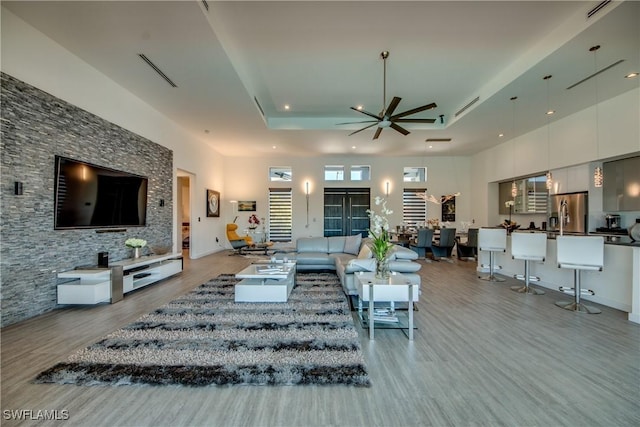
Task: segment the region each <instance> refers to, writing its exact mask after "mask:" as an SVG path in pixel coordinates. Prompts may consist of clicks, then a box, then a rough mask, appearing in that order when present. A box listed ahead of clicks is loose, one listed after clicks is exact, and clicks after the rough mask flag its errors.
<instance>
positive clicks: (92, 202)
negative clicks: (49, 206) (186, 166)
mask: <svg viewBox="0 0 640 427" xmlns="http://www.w3.org/2000/svg"><path fill="white" fill-rule="evenodd" d="M147 185H148V179H147V178H146V177H144V176H139V175H134V174H131V173H128V172H122V171H118V170H115V169H110V168H106V167H103V166H97V165H94V164H91V163H86V162H81V161H78V160H73V159H69V158H67V157H61V156H56V167H55V206H54V208H55V222H54V224H55V225H54V228H55V229H56V230H61V229H69V228H105V227H142V226H144V225H145V224H146V220H147Z"/></svg>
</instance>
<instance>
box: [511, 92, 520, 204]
mask: <svg viewBox="0 0 640 427" xmlns="http://www.w3.org/2000/svg"><path fill="white" fill-rule="evenodd" d="M516 99H518V97H517V96H512V97H511V106H512V108H511V110H512V114H511V135H512V137H511V144H512V145H513V146H514V147H513V154H512V157H513V172H512V173H513V174H515V171H516V153H515V151H516V149H515V141H514V138H515V136H516ZM517 195H518V185H517V184H516V180H515V179H514V180H513V182H512V183H511V197H512V198H514V199H515V198H516V196H517Z"/></svg>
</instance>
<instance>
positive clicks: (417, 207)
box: [402, 188, 427, 227]
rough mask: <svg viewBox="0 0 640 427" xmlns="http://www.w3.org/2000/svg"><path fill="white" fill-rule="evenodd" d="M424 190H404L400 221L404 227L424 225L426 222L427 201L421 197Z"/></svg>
mask: <svg viewBox="0 0 640 427" xmlns="http://www.w3.org/2000/svg"><path fill="white" fill-rule="evenodd" d="M426 191H427V189H426V188H405V189H404V191H403V192H402V221H403V223H404V224H405V225H406V226H409V227H417V226H420V225H424V222H425V221H426V220H427V201H426V200H425V199H424V198H423V197H422V196H424V194H425V193H426Z"/></svg>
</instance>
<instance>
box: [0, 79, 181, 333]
mask: <svg viewBox="0 0 640 427" xmlns="http://www.w3.org/2000/svg"><path fill="white" fill-rule="evenodd" d="M0 79H1V90H2V91H1V102H2V104H1V105H2V110H1V123H0V124H1V126H0V127H1V134H0V137H1V140H0V150H1V153H2V162H1V167H2V192H1V195H0V197H1V198H0V203H1V205H0V207H1V213H0V227H1V228H0V240H1V245H0V255H1V260H0V274H1V276H0V281H1V288H0V289H1V294H0V299H1V305H2V318H1V322H2V326H6V325H9V324H12V323H15V322H18V321H21V320H24V319H27V318H30V317H33V316H36V315H38V314H41V313H44V312H46V311H49V310H52V309H54V308H56V307H57V303H56V301H57V289H56V284H57V273H58V272H61V271H66V270H70V269H73V268H75V267H77V266H87V265H96V264H97V257H98V252H101V251H108V252H109V260H110V261H117V260H121V259H125V258H130V257H131V256H132V253H131V249H128V248H126V247H125V246H124V241H125V240H126V239H127V238H130V237H139V238H143V239H145V240H147V241H148V242H149V244H157V245H171V244H172V210H173V209H172V205H173V200H172V199H173V197H172V180H173V152H172V151H171V150H169V149H167V148H165V147H163V146H161V145H158V144H156V143H153V142H151V141H149V140H147V139H145V138H142V137H141V136H139V135H136V134H134V133H132V132H129V131H128V130H126V129H123V128H121V127H119V126H116V125H114V124H113V123H110V122H108V121H106V120H104V119H101V118H100V117H98V116H95V115H93V114H91V113H89V112H87V111H84V110H82V109H80V108H78V107H76V106H73V105H70V104H68V103H66V102H65V101H62V100H60V99H58V98H56V97H54V96H52V95H50V94H48V93H46V92H43V91H41V90H39V89H37V88H35V87H33V86H30V85H28V84H26V83H24V82H21V81H19V80H17V79H15V78H13V77H11V76H9V75H7V74H4V73H0ZM55 155H61V156H65V157H70V158H73V159H77V160H80V161H85V162H89V163H94V164H96V165H100V166H106V167H110V168H113V169H118V170H122V171H126V172H131V173H135V174H138V175H143V176H146V177H148V179H149V185H148V195H147V225H146V226H145V227H130V228H128V229H126V231H123V232H108V233H98V232H96V230H95V229H81V230H54V229H53V220H54V172H55V165H54V157H55ZM15 181H19V182H22V183H23V191H24V194H23V195H20V196H18V195H15V194H14V182H15ZM160 200H164V206H160ZM145 250H146V251H148V248H145ZM144 253H145V252H143V254H144Z"/></svg>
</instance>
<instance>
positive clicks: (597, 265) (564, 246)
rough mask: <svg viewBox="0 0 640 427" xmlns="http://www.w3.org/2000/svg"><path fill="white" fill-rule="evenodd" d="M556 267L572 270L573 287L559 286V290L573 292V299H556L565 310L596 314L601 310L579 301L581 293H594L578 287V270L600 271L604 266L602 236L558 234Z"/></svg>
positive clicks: (558, 304)
mask: <svg viewBox="0 0 640 427" xmlns="http://www.w3.org/2000/svg"><path fill="white" fill-rule="evenodd" d="M556 242H557V246H558V268H569V269H572V270H573V286H574V287H573V288H568V287H565V286H560V288H559V289H560V292H564V293H567V294H573V295H574V300H573V301H558V302H556V305H557V306H558V307H562V308H564V309H565V310H571V311H577V312H580V313H589V314H598V313H601V312H602V311H601V310H600V309H597V308H595V307H592V306H588V305H586V304H583V303H581V302H580V296H581V295H595V293H594V292H593V291H592V290H589V289H582V288H581V287H580V272H581V271H582V270H587V271H602V268H603V266H604V238H603V237H602V236H558V237H557V238H556Z"/></svg>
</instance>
